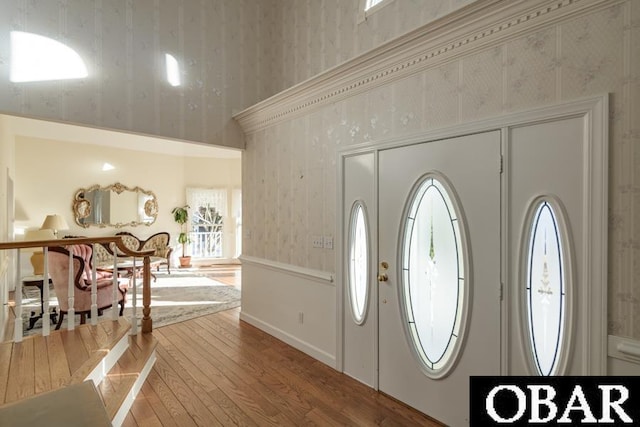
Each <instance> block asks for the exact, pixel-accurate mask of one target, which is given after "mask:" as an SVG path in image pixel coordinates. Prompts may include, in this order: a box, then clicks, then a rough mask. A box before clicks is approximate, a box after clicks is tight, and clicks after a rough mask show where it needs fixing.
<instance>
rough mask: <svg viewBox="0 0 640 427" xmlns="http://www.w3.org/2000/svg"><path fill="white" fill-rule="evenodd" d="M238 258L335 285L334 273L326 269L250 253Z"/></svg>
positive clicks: (243, 261)
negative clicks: (254, 255)
mask: <svg viewBox="0 0 640 427" xmlns="http://www.w3.org/2000/svg"><path fill="white" fill-rule="evenodd" d="M238 259H239V260H240V262H241V263H243V264H244V263H247V264H254V265H258V266H261V267H267V268H270V269H271V270H274V271H277V272H280V273H287V274H293V275H295V276H299V277H302V278H304V279H311V280H314V281H316V282H319V283H322V284H324V285H329V286H335V282H334V280H333V273H329V272H326V271H321V270H313V269H311V268H305V267H299V266H297V265H291V264H285V263H282V262H277V261H271V260H268V259H264V258H257V257H252V256H248V255H240V256H239V257H238Z"/></svg>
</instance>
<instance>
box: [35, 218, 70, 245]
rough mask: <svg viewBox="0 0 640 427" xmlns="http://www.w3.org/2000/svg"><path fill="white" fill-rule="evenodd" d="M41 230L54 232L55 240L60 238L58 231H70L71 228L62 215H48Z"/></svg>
mask: <svg viewBox="0 0 640 427" xmlns="http://www.w3.org/2000/svg"><path fill="white" fill-rule="evenodd" d="M40 229H41V230H53V235H54V236H55V238H56V239H57V238H58V230H68V229H69V226H68V225H67V221H65V220H64V218H63V217H62V215H58V214H55V215H47V217H46V218H45V219H44V222H43V223H42V227H40Z"/></svg>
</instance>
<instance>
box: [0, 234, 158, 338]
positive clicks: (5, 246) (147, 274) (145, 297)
mask: <svg viewBox="0 0 640 427" xmlns="http://www.w3.org/2000/svg"><path fill="white" fill-rule="evenodd" d="M78 244H86V245H90V246H91V247H92V249H94V245H95V244H103V245H104V244H106V245H109V246H110V247H111V248H112V252H113V253H114V267H113V268H114V270H113V271H114V272H117V271H118V256H117V251H116V250H113V249H115V248H114V245H115V246H116V247H117V248H118V249H119V252H120V253H121V254H124V255H126V256H129V257H133V263H134V264H133V265H134V268H133V278H132V280H133V285H134V286H133V290H134V291H133V296H132V298H133V310H134V311H133V313H134V314H133V320H132V332H131V333H132V334H135V333H137V321H136V319H135V307H136V300H135V298H136V292H135V280H136V274H135V272H136V266H135V260H136V258H142V262H143V273H142V305H143V308H142V314H143V318H142V321H141V326H142V332H143V333H150V332H152V330H153V321H152V318H151V262H150V258H149V257H150V256H151V255H152V254H153V250H148V251H133V250H131V249H129V248H127V247H126V246H125V245H124V243H123V242H122V239H121V237H119V236H109V237H74V238H68V239H64V240H62V239H57V240H33V241H20V242H3V243H0V250H11V249H14V250H16V253H17V256H16V277H15V281H16V290H15V295H16V296H15V298H14V299H15V311H16V321H15V325H14V341H16V342H20V341H22V335H23V330H22V281H21V277H20V273H21V271H20V270H21V266H20V250H21V249H25V248H40V247H41V248H42V249H43V251H44V260H45V271H44V277H47V276H48V256H47V254H48V248H49V247H51V246H70V245H78ZM93 253H95V251H93ZM93 264H94V265H93V274H92V296H91V297H92V307H91V311H92V315H91V321H92V323H93V324H97V317H98V315H97V305H96V266H95V264H96V263H93ZM72 265H73V256H70V257H69V271H70V275H69V276H70V277H69V313H68V315H69V317H68V322H69V323H68V329H73V327H74V325H75V313H74V312H73V306H74V301H73V298H74V293H75V286H74V278H73V274H72V272H73V268H72ZM45 283H46V281H43V287H42V292H43V294H42V295H43V324H42V326H43V327H42V334H43V335H44V336H47V335H49V333H50V324H49V322H48V319H47V317H46V313H47V312H48V310H49V286H45ZM117 286H118V283H117V274H114V287H113V292H114V304H113V307H112V308H113V310H112V311H113V319H114V320H117V318H118V313H117V312H116V307H117Z"/></svg>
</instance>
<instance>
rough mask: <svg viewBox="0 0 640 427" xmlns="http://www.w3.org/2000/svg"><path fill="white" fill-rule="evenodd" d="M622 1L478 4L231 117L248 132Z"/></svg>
mask: <svg viewBox="0 0 640 427" xmlns="http://www.w3.org/2000/svg"><path fill="white" fill-rule="evenodd" d="M621 1H622V0H519V1H515V0H478V1H475V2H473V3H471V4H469V5H467V6H464V7H462V8H460V9H458V10H456V11H454V12H452V13H450V14H448V15H446V16H443V17H441V18H439V19H436V20H435V21H432V22H430V23H427V24H426V25H424V26H422V27H420V28H418V29H416V30H413V31H410V32H408V33H406V34H405V35H403V36H401V37H398V38H396V39H394V40H392V41H390V42H387V43H385V44H383V45H381V46H379V47H377V48H375V49H373V50H371V51H369V52H366V53H364V54H362V55H360V56H357V57H355V58H353V59H351V60H349V61H347V62H345V63H343V64H341V65H338V66H336V67H334V68H332V69H329V70H327V71H326V72H323V73H321V74H319V75H317V76H315V77H313V78H311V79H309V80H306V81H304V82H302V83H299V84H297V85H295V86H293V87H291V88H289V89H286V90H284V91H282V92H280V93H278V94H276V95H274V96H272V97H270V98H268V99H266V100H264V101H261V102H259V103H257V104H255V105H253V106H251V107H249V108H247V109H245V110H244V111H241V112H240V113H238V114H235V115H234V116H233V117H234V119H236V120H237V121H238V122H239V123H240V126H241V127H242V129H243V131H244V132H245V133H247V134H248V133H253V132H256V131H258V130H260V129H263V128H266V127H269V126H272V125H275V124H277V123H280V122H282V121H285V120H290V119H292V118H294V117H297V116H301V115H305V114H309V113H310V111H312V110H315V109H318V108H320V107H322V106H326V105H329V104H335V103H336V102H338V101H340V100H343V99H345V98H348V97H351V96H354V95H357V94H360V93H363V92H368V91H371V90H373V89H374V88H376V87H379V86H382V85H385V84H388V83H390V82H393V81H397V80H400V79H402V78H404V77H407V76H408V75H411V74H414V73H418V72H420V71H423V70H426V69H430V68H434V67H437V66H440V65H442V64H443V63H446V62H450V61H452V60H454V59H457V58H460V57H462V56H465V55H471V54H473V53H475V52H479V51H481V50H484V49H487V48H489V47H491V46H496V45H499V44H500V43H504V41H505V40H508V39H510V38H514V37H516V36H522V35H523V34H527V33H530V32H533V31H537V30H539V29H540V28H541V27H544V26H548V25H552V24H554V23H556V22H560V21H561V20H563V19H566V18H567V17H568V16H571V17H575V16H579V15H580V14H583V13H587V12H589V11H593V10H595V9H598V8H602V7H610V6H611V5H612V4H613V3H620V2H621Z"/></svg>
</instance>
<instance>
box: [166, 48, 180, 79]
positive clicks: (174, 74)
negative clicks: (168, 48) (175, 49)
mask: <svg viewBox="0 0 640 427" xmlns="http://www.w3.org/2000/svg"><path fill="white" fill-rule="evenodd" d="M164 59H165V62H166V67H167V81H168V82H169V84H170V85H171V86H180V66H179V65H178V60H177V59H176V58H175V57H174V56H173V55H171V54H168V53H165V54H164Z"/></svg>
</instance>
